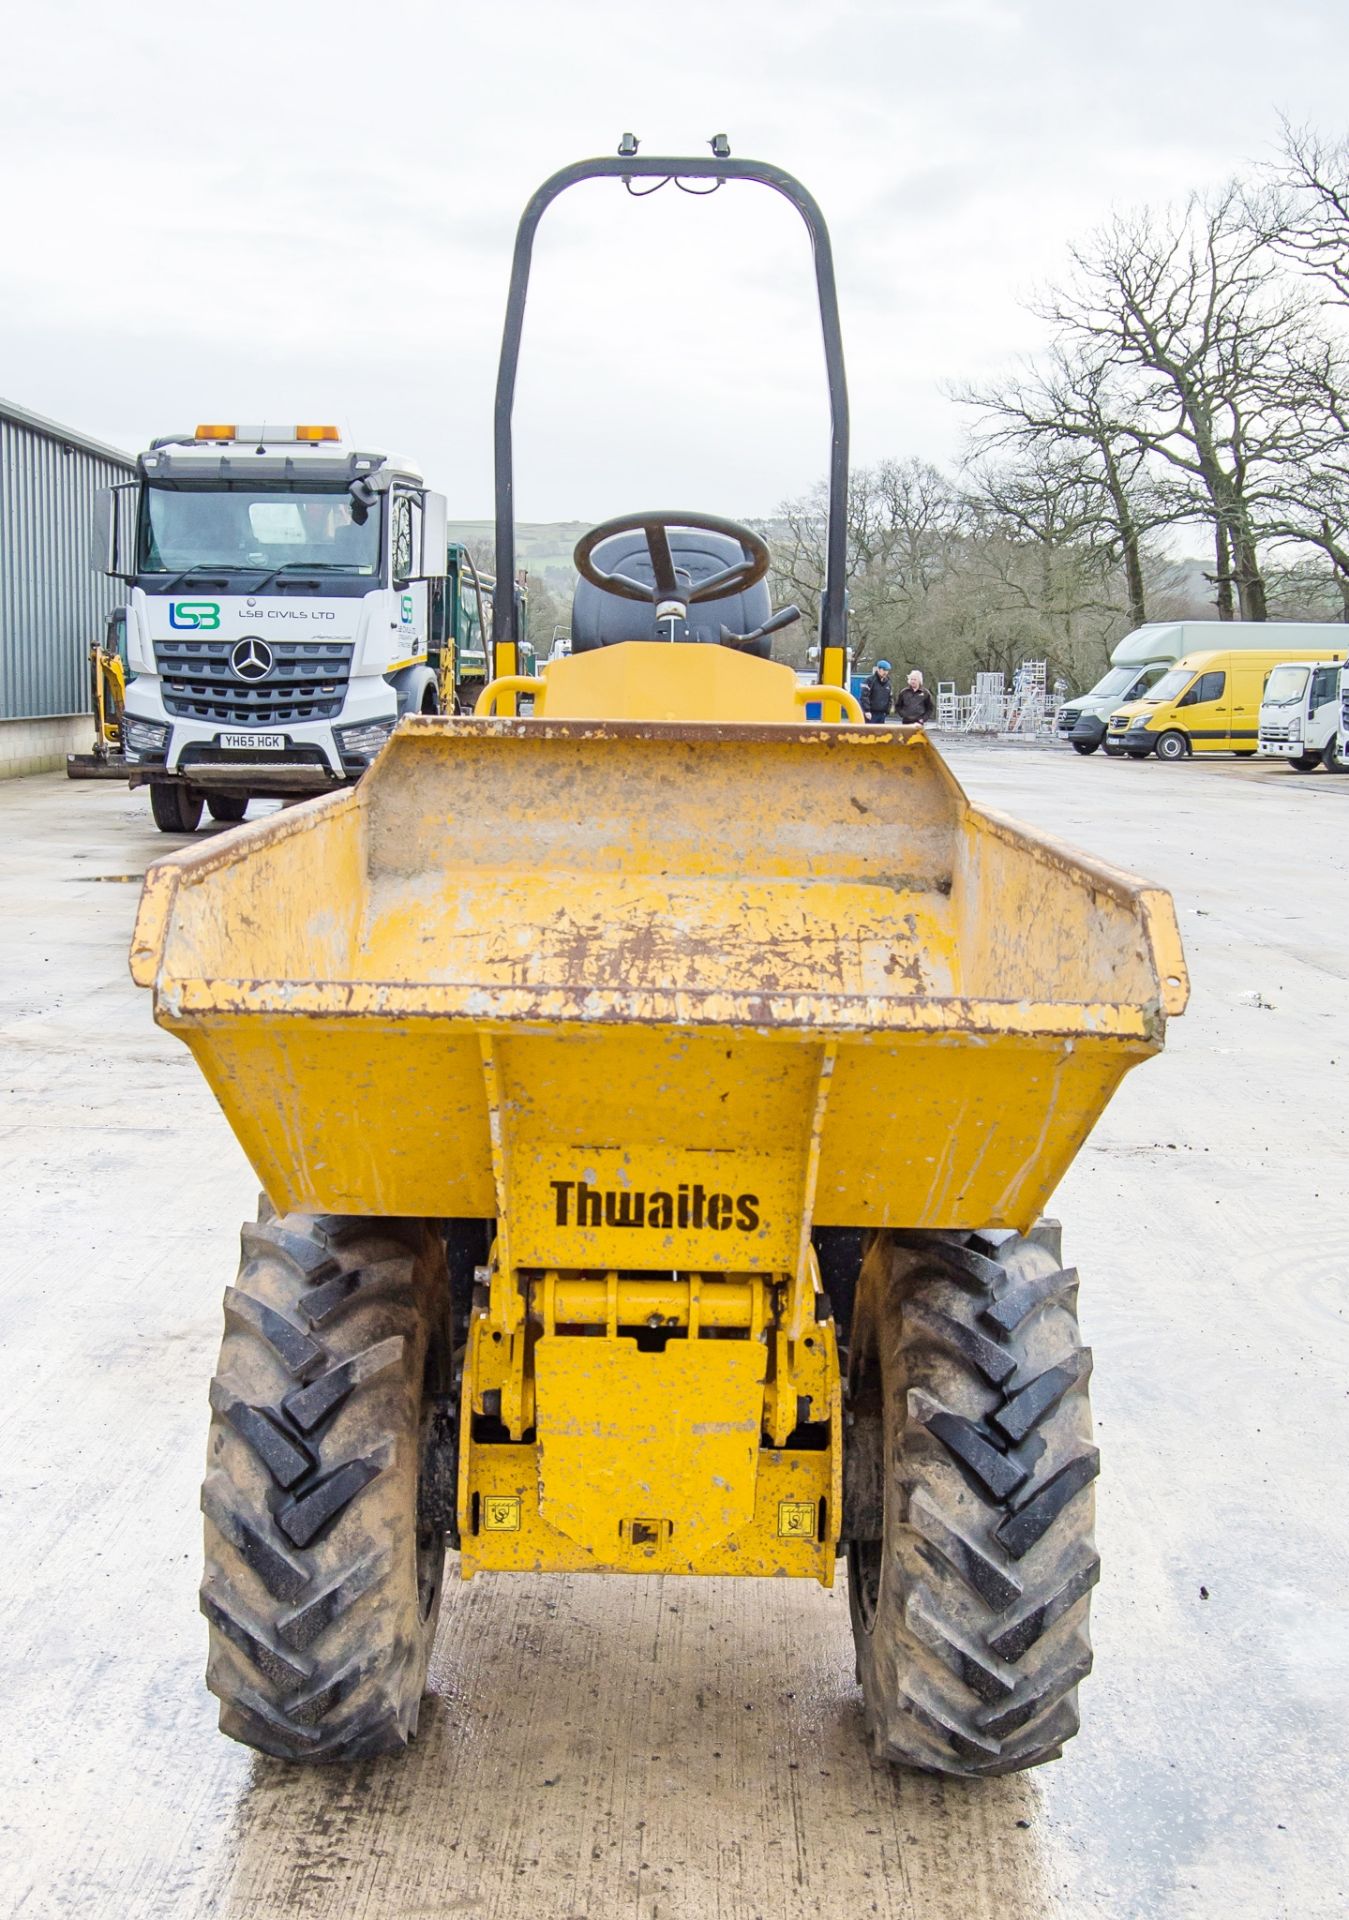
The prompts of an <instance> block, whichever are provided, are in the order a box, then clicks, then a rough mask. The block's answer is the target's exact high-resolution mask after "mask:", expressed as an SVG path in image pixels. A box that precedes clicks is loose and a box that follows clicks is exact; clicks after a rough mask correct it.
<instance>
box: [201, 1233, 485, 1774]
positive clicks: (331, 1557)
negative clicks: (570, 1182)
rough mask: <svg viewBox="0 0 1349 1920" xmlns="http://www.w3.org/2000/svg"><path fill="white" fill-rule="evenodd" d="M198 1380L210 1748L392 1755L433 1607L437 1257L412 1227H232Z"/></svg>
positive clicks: (440, 1347) (347, 1756)
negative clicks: (422, 1488) (211, 1372)
mask: <svg viewBox="0 0 1349 1920" xmlns="http://www.w3.org/2000/svg"><path fill="white" fill-rule="evenodd" d="M242 1238H243V1248H242V1262H241V1265H240V1270H239V1277H238V1281H237V1284H236V1285H235V1286H233V1287H231V1288H229V1289H228V1291H227V1292H226V1295H225V1338H224V1344H223V1346H222V1348H221V1353H220V1366H219V1370H218V1371H217V1373H216V1376H215V1379H214V1380H213V1381H212V1383H211V1409H212V1418H211V1432H210V1442H209V1446H208V1450H207V1470H206V1480H205V1484H204V1486H203V1488H202V1510H203V1512H204V1513H205V1516H206V1571H205V1578H204V1580H203V1582H202V1589H201V1607H202V1612H203V1613H204V1614H205V1615H206V1618H207V1620H208V1622H209V1623H210V1652H209V1658H208V1663H207V1672H206V1678H207V1685H208V1686H209V1687H210V1689H211V1691H212V1692H213V1693H214V1694H216V1695H217V1696H218V1698H219V1700H220V1726H221V1730H222V1732H224V1733H227V1734H229V1735H230V1736H231V1737H232V1738H233V1739H235V1740H240V1741H242V1742H243V1743H244V1744H245V1745H246V1746H250V1747H256V1748H258V1749H259V1750H260V1751H261V1752H263V1753H269V1754H273V1755H275V1756H276V1757H277V1758H279V1759H283V1760H307V1761H324V1760H356V1759H364V1758H367V1757H369V1756H371V1755H374V1754H382V1753H392V1752H396V1751H398V1750H399V1749H400V1748H402V1747H404V1746H406V1744H407V1742H408V1741H409V1740H410V1739H411V1738H412V1736H413V1734H414V1733H415V1732H416V1728H417V1714H418V1708H419V1705H420V1702H421V1697H422V1691H423V1686H424V1683H425V1679H426V1669H427V1662H428V1660H429V1658H430V1652H431V1643H432V1640H433V1638H434V1635H435V1627H436V1618H437V1614H438V1612H439V1608H440V1595H441V1581H442V1576H443V1569H444V1554H445V1542H444V1537H443V1534H441V1533H440V1532H438V1531H436V1530H434V1529H433V1528H430V1527H428V1526H426V1525H425V1524H423V1523H422V1520H421V1516H420V1515H419V1510H418V1490H419V1477H420V1467H421V1455H422V1450H423V1445H424V1436H425V1433H426V1431H427V1427H428V1422H429V1419H430V1417H431V1413H432V1403H433V1402H434V1401H435V1400H436V1399H437V1398H438V1397H440V1396H443V1395H444V1394H445V1393H447V1392H448V1390H449V1360H448V1282H447V1277H446V1266H445V1251H444V1242H443V1240H442V1239H441V1238H440V1236H439V1235H438V1234H437V1233H435V1232H434V1231H433V1230H432V1229H431V1227H430V1226H429V1225H428V1224H427V1223H425V1222H422V1221H397V1220H375V1221H371V1220H353V1219H345V1218H339V1217H336V1216H310V1215H306V1214H289V1215H281V1216H275V1215H273V1216H270V1217H267V1218H264V1219H262V1220H260V1221H259V1223H258V1224H257V1225H256V1226H248V1227H245V1228H244V1230H243V1236H242Z"/></svg>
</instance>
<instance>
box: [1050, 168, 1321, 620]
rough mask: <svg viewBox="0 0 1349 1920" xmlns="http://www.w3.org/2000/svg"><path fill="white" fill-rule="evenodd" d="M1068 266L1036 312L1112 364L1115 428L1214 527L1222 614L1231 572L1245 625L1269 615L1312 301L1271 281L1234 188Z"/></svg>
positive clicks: (1105, 242)
mask: <svg viewBox="0 0 1349 1920" xmlns="http://www.w3.org/2000/svg"><path fill="white" fill-rule="evenodd" d="M1073 258H1074V261H1075V263H1076V268H1077V272H1076V276H1075V278H1074V281H1073V282H1072V284H1071V285H1069V286H1068V287H1066V288H1064V289H1062V290H1059V291H1057V292H1055V293H1053V294H1051V295H1050V297H1049V298H1048V299H1047V300H1046V301H1045V302H1044V303H1043V305H1042V307H1041V309H1040V310H1041V311H1042V313H1043V314H1044V315H1045V317H1047V318H1048V319H1049V320H1051V322H1052V323H1053V324H1054V325H1055V326H1056V327H1057V328H1058V329H1059V330H1060V335H1061V338H1062V339H1063V340H1064V342H1065V344H1066V345H1067V347H1068V348H1069V349H1070V350H1072V351H1075V352H1077V353H1080V354H1082V355H1085V356H1086V357H1088V358H1089V359H1091V360H1095V359H1096V358H1097V357H1100V356H1105V355H1109V356H1110V357H1111V358H1112V360H1113V363H1114V366H1115V368H1116V369H1117V372H1118V377H1119V380H1120V382H1121V383H1122V385H1123V386H1124V387H1125V388H1126V389H1127V391H1128V396H1129V402H1130V404H1129V407H1128V410H1127V411H1126V412H1125V413H1124V414H1122V415H1121V416H1120V417H1119V418H1118V420H1117V423H1116V424H1117V425H1118V427H1119V430H1120V432H1121V433H1122V434H1123V435H1124V436H1125V437H1126V438H1128V439H1130V440H1131V441H1132V442H1133V443H1134V444H1135V445H1136V446H1137V447H1138V448H1139V450H1140V451H1141V452H1143V453H1144V454H1147V455H1151V456H1153V457H1155V458H1156V459H1157V460H1158V461H1160V462H1161V463H1163V465H1164V467H1166V468H1169V469H1170V484H1169V488H1168V492H1169V495H1170V500H1171V505H1172V509H1173V512H1174V514H1175V516H1176V517H1177V518H1178V519H1184V518H1189V519H1197V518H1204V519H1209V520H1211V521H1212V523H1213V525H1214V527H1215V530H1216V536H1215V537H1216V544H1217V552H1218V568H1217V578H1218V583H1219V595H1220V597H1219V606H1220V610H1224V607H1223V594H1222V589H1223V585H1224V583H1225V581H1226V580H1227V579H1228V578H1229V577H1230V579H1231V582H1232V584H1233V585H1234V586H1235V589H1236V596H1237V604H1238V608H1239V610H1240V615H1241V618H1242V619H1245V620H1263V619H1265V618H1266V615H1267V611H1268V609H1267V604H1266V595H1265V586H1264V581H1263V578H1262V575H1261V562H1260V548H1259V541H1260V536H1261V532H1262V524H1261V515H1262V510H1263V508H1264V506H1265V504H1266V502H1267V500H1268V497H1269V490H1270V486H1271V481H1272V478H1273V477H1274V476H1275V475H1277V474H1278V473H1279V472H1280V471H1281V470H1282V469H1284V468H1285V467H1287V466H1288V465H1289V464H1290V463H1292V462H1295V461H1296V460H1297V458H1298V457H1299V453H1300V451H1301V450H1302V448H1303V446H1304V444H1305V441H1306V438H1307V418H1308V415H1309V413H1314V412H1315V411H1316V408H1317V405H1318V399H1317V396H1316V393H1315V385H1316V381H1315V377H1314V374H1311V375H1309V372H1308V369H1309V367H1311V368H1314V367H1315V365H1316V364H1317V360H1318V354H1319V353H1320V350H1321V342H1320V341H1319V338H1318V336H1317V334H1316V331H1315V328H1314V326H1313V324H1312V303H1311V302H1310V301H1309V299H1308V297H1307V295H1306V294H1305V293H1304V292H1303V291H1302V290H1300V289H1298V288H1291V287H1289V286H1287V285H1286V284H1285V283H1283V282H1282V281H1280V279H1279V278H1278V276H1277V275H1272V274H1271V272H1270V255H1269V247H1268V240H1267V236H1266V235H1265V234H1263V233H1261V232H1260V231H1258V230H1257V229H1256V227H1255V226H1253V225H1252V223H1251V221H1250V219H1249V217H1248V209H1247V206H1246V201H1245V198H1244V196H1243V195H1242V193H1241V192H1240V191H1239V189H1238V188H1237V187H1236V186H1235V185H1233V186H1229V187H1228V188H1226V189H1225V190H1224V191H1223V192H1222V193H1221V194H1219V195H1218V196H1217V198H1216V199H1214V200H1213V201H1211V202H1207V203H1205V202H1201V201H1198V200H1192V201H1191V202H1190V203H1189V204H1188V206H1187V207H1186V208H1185V209H1184V211H1183V212H1182V213H1181V214H1180V215H1179V216H1176V217H1172V218H1170V219H1167V220H1159V219H1156V218H1154V217H1153V216H1151V215H1149V214H1147V213H1143V214H1139V215H1136V216H1134V217H1132V218H1127V219H1126V218H1118V219H1116V220H1114V221H1112V222H1111V223H1110V225H1108V226H1107V227H1106V228H1104V229H1103V230H1102V231H1101V232H1100V233H1099V234H1097V236H1096V237H1095V238H1094V239H1093V240H1092V241H1091V242H1090V243H1088V245H1087V246H1085V247H1083V248H1080V249H1075V250H1074V254H1073Z"/></svg>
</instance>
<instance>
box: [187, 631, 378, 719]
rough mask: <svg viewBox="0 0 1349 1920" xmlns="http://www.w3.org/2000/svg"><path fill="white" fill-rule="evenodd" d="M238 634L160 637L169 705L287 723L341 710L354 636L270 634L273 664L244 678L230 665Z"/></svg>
mask: <svg viewBox="0 0 1349 1920" xmlns="http://www.w3.org/2000/svg"><path fill="white" fill-rule="evenodd" d="M237 645H238V642H237V641H236V640H157V641H156V642H155V660H156V662H157V664H158V666H159V671H160V674H161V676H162V678H163V682H164V689H163V691H164V708H165V711H166V712H167V713H171V714H173V715H174V716H175V717H176V718H178V719H180V720H199V721H204V722H205V723H207V724H208V725H211V726H244V727H266V726H285V725H288V724H293V723H295V722H298V721H301V720H332V719H334V718H335V717H336V716H337V715H338V714H339V713H340V712H341V711H342V701H343V699H344V698H345V695H346V690H347V681H348V680H349V679H350V677H351V652H352V649H351V643H350V642H349V641H311V642H309V643H308V644H307V645H303V644H297V643H295V642H289V643H287V642H285V641H281V640H278V641H272V640H268V642H267V646H268V647H269V649H270V650H271V655H272V665H271V670H270V672H268V673H267V675H266V676H265V677H264V678H263V679H261V680H254V681H247V680H241V679H240V678H239V676H238V675H237V674H236V673H235V672H234V670H233V668H232V667H231V666H230V655H231V654H232V653H233V651H234V649H235V647H236V646H237Z"/></svg>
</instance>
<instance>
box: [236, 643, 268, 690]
mask: <svg viewBox="0 0 1349 1920" xmlns="http://www.w3.org/2000/svg"><path fill="white" fill-rule="evenodd" d="M230 666H231V667H232V668H233V669H234V672H235V674H236V675H237V676H238V678H239V679H240V680H265V679H266V678H267V675H268V674H269V673H270V672H271V670H272V650H271V648H270V647H269V646H268V645H267V642H266V641H265V640H255V639H254V637H253V635H252V634H249V635H248V637H247V639H244V640H240V641H239V643H238V645H237V646H236V647H235V649H234V651H233V653H231V655H230Z"/></svg>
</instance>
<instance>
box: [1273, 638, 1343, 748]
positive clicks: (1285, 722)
mask: <svg viewBox="0 0 1349 1920" xmlns="http://www.w3.org/2000/svg"><path fill="white" fill-rule="evenodd" d="M1339 729H1340V662H1339V661H1338V660H1316V661H1312V662H1308V663H1303V662H1302V661H1296V660H1287V661H1283V662H1282V663H1281V664H1280V665H1279V666H1277V667H1275V669H1274V671H1273V673H1271V674H1270V676H1269V679H1268V680H1267V681H1266V682H1265V692H1264V698H1263V699H1262V700H1261V702H1260V745H1259V751H1260V753H1261V754H1263V755H1265V756H1266V757H1267V758H1269V759H1274V760H1286V761H1287V762H1288V765H1289V766H1290V768H1291V769H1292V770H1293V772H1294V773H1313V772H1315V770H1316V768H1317V767H1320V766H1324V768H1325V769H1326V772H1327V773H1343V772H1345V771H1346V770H1347V769H1346V768H1345V766H1344V763H1343V762H1342V761H1341V759H1340V755H1339V751H1338V747H1337V736H1338V733H1339Z"/></svg>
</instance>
